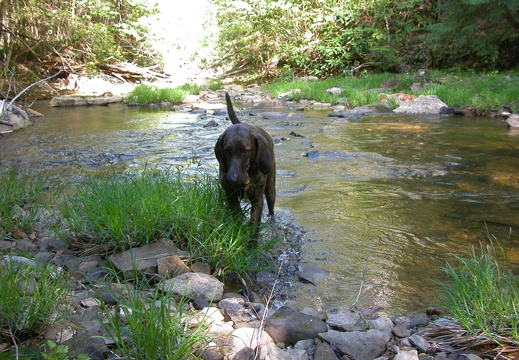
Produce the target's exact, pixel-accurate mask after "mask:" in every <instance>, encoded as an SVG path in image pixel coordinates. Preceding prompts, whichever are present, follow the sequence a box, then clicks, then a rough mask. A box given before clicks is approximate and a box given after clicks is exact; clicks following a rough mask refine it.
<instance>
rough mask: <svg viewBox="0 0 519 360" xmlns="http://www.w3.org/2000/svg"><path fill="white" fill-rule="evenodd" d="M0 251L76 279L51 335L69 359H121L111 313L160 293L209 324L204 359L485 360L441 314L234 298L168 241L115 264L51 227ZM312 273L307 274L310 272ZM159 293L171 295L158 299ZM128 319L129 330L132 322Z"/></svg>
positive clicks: (291, 261)
mask: <svg viewBox="0 0 519 360" xmlns="http://www.w3.org/2000/svg"><path fill="white" fill-rule="evenodd" d="M271 226H272V225H271ZM274 227H276V226H274ZM277 227H278V228H277V229H270V230H267V232H268V231H284V230H283V229H282V228H283V226H277ZM264 235H267V236H268V233H267V234H264ZM0 246H1V247H2V248H3V249H11V250H15V249H16V250H19V251H22V250H23V251H24V253H25V254H31V253H32V254H34V256H33V257H29V256H27V255H25V256H10V255H5V256H4V257H3V262H7V261H11V262H16V264H17V267H18V268H21V267H23V266H45V265H47V264H54V265H56V266H58V269H62V271H67V272H68V274H69V278H70V281H69V286H70V296H69V297H68V299H69V300H68V301H67V303H66V304H63V306H62V310H63V311H67V312H68V313H69V314H70V318H69V319H67V320H66V321H63V322H58V323H55V324H54V325H53V326H52V327H51V328H50V329H48V330H47V331H46V333H45V334H43V337H44V339H45V340H52V341H54V342H56V343H58V344H63V345H67V346H69V348H70V352H69V355H73V356H77V355H78V354H81V353H85V354H88V355H89V356H90V357H91V358H92V359H106V358H109V357H110V356H113V355H114V353H115V354H116V353H117V351H116V350H115V345H116V343H115V342H116V341H117V339H114V338H112V337H111V336H110V334H109V333H108V332H107V331H106V329H105V328H104V327H103V326H102V322H104V321H106V319H105V315H104V314H105V313H104V312H103V311H102V307H107V308H109V309H111V311H118V308H119V306H121V305H123V306H127V304H128V303H130V302H129V300H128V297H129V296H141V297H139V298H142V299H144V300H143V301H147V302H148V306H154V305H153V304H154V303H156V301H160V296H164V294H165V293H168V294H172V295H173V297H174V298H175V299H176V300H177V301H178V300H179V298H180V297H181V296H185V297H187V298H188V300H189V302H188V304H187V306H186V308H185V309H184V317H183V318H184V319H185V321H186V323H187V324H189V325H188V327H189V328H193V327H197V326H198V325H200V324H201V323H202V324H203V326H205V328H206V330H205V335H207V336H208V339H210V342H209V343H208V344H207V345H206V346H205V348H204V349H203V351H202V353H200V356H201V357H202V358H203V359H222V360H224V359H228V360H241V359H253V358H257V359H265V360H267V359H268V360H296V359H297V360H303V359H304V360H306V359H315V360H334V359H359V360H371V359H397V360H402V359H408V360H419V359H430V360H454V359H465V358H467V357H469V356H470V358H471V359H472V360H477V359H479V357H478V356H477V355H475V354H474V351H473V350H471V349H470V348H468V349H467V348H465V349H457V348H456V346H455V344H453V343H452V342H450V343H449V342H446V341H445V334H446V333H448V332H449V331H460V329H461V328H460V327H459V325H458V324H457V322H456V321H455V320H452V319H450V318H448V317H445V316H444V315H443V312H442V311H441V310H434V309H430V310H428V311H427V312H423V313H414V314H409V315H407V316H400V317H396V318H392V319H390V318H388V317H385V316H384V315H383V314H380V311H381V310H382V309H379V308H376V307H372V308H365V309H357V308H356V307H355V306H352V307H350V308H342V309H333V310H329V311H327V312H324V311H322V310H320V309H316V308H314V307H311V306H308V307H305V308H304V309H296V308H292V307H291V306H290V305H289V304H288V305H287V304H283V303H281V302H276V301H272V300H274V299H273V298H271V297H269V296H268V295H261V294H258V293H252V295H251V294H250V293H249V295H248V296H245V295H244V294H245V293H242V294H240V293H238V292H236V291H229V289H226V285H224V283H223V282H222V281H221V280H222V279H221V278H219V277H217V276H215V274H214V269H211V268H210V267H209V266H207V265H206V264H204V263H199V262H197V261H195V260H194V259H190V257H189V254H187V253H185V252H183V251H181V250H180V249H178V248H176V247H175V246H174V245H173V244H172V242H170V241H166V240H162V241H158V242H155V243H152V244H149V245H145V246H142V247H138V248H134V249H132V250H128V251H126V252H121V253H116V254H113V255H111V256H110V257H109V258H104V257H102V256H100V255H90V256H78V255H77V254H75V253H74V252H73V251H72V249H70V248H69V246H68V244H66V243H64V242H63V241H61V240H59V239H58V238H57V237H56V236H55V235H54V234H52V233H51V232H49V231H48V230H43V231H42V232H41V233H34V234H23V233H18V234H17V239H16V240H12V241H5V240H4V241H2V242H1V243H0ZM284 255H285V256H284V257H280V261H282V262H286V264H285V267H286V268H290V267H292V268H293V267H294V265H295V263H296V261H297V259H296V258H294V257H292V258H290V257H287V254H286V253H285V254H284ZM111 266H113V267H114V268H115V269H116V270H118V272H119V273H120V274H122V276H123V278H122V279H119V280H117V279H114V278H113V277H111V276H109V275H108V274H109V273H110V272H109V270H108V268H109V267H111ZM128 269H133V270H132V271H128ZM310 270H311V269H308V268H307V269H306V273H308V272H310ZM317 273H318V276H317V277H314V278H313V279H314V281H315V282H317V283H318V282H319V281H320V279H322V276H326V274H322V273H320V272H319V271H317ZM276 276H278V278H277V279H275V281H270V282H269V286H270V289H265V290H271V289H272V287H275V286H277V285H276V284H277V282H278V280H279V275H276ZM136 278H147V279H150V281H149V287H148V288H142V286H140V287H138V288H137V287H136V286H134V283H133V281H132V280H135V279H136ZM157 288H158V290H160V291H157ZM168 290H169V291H170V292H166V291H168ZM162 291H165V292H162ZM157 294H162V295H158V296H159V298H157ZM273 303H274V304H275V305H274V306H272V304H273ZM120 321H121V323H122V324H123V329H124V328H125V327H126V326H127V323H126V320H125V318H124V316H121V318H120ZM438 334H441V335H442V336H443V337H442V336H439V335H438ZM124 340H128V338H126V337H125V338H124Z"/></svg>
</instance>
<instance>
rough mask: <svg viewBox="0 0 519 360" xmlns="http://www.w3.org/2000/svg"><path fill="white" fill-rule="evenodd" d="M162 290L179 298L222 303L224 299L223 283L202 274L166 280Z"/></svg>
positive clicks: (189, 274)
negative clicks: (184, 297)
mask: <svg viewBox="0 0 519 360" xmlns="http://www.w3.org/2000/svg"><path fill="white" fill-rule="evenodd" d="M162 289H163V290H165V291H171V292H172V293H173V294H175V295H177V296H186V297H188V298H190V299H197V298H202V299H204V300H207V301H220V300H222V297H223V283H222V282H220V281H219V280H218V279H216V278H214V277H212V276H210V275H206V274H202V273H185V274H181V275H179V276H177V277H174V278H173V279H169V280H166V281H165V282H164V283H163V284H162Z"/></svg>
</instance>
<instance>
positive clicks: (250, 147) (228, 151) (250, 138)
mask: <svg viewBox="0 0 519 360" xmlns="http://www.w3.org/2000/svg"><path fill="white" fill-rule="evenodd" d="M214 152H215V154H216V158H217V159H218V162H219V164H220V171H221V172H223V173H226V174H227V175H226V178H227V180H228V181H229V182H231V183H234V184H237V185H242V184H247V183H248V182H249V181H250V178H251V177H253V176H254V175H255V174H257V173H258V172H261V173H263V174H265V175H266V174H268V173H269V172H270V171H271V170H272V156H271V152H270V149H269V143H268V141H267V139H266V138H265V136H264V135H263V134H262V133H261V132H260V131H259V130H258V129H257V128H255V127H253V126H250V125H247V124H236V125H232V126H231V127H229V128H228V129H227V130H225V132H224V133H223V134H222V135H220V137H219V138H218V141H217V142H216V145H215V148H214Z"/></svg>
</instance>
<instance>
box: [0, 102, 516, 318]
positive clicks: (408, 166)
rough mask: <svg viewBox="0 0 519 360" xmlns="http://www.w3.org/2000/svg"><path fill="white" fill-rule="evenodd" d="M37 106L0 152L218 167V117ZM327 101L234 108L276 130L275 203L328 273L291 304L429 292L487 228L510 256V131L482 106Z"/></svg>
mask: <svg viewBox="0 0 519 360" xmlns="http://www.w3.org/2000/svg"><path fill="white" fill-rule="evenodd" d="M36 110H38V111H41V112H43V113H45V114H46V119H45V120H40V121H38V123H37V124H35V125H34V126H32V127H31V128H28V129H26V130H22V131H19V132H16V133H14V134H8V135H6V136H4V137H2V138H0V154H1V157H2V159H3V160H2V161H3V162H4V163H16V164H19V165H23V166H26V167H29V168H32V169H35V170H41V169H43V170H46V171H51V172H53V173H57V174H59V175H60V176H70V175H75V174H78V173H79V171H85V170H87V171H98V170H99V169H104V168H106V167H109V166H113V165H118V166H121V167H124V168H127V167H137V168H138V167H144V166H146V164H151V165H157V166H172V165H177V164H188V163H192V162H195V163H196V164H197V165H196V167H197V168H198V169H202V170H204V171H208V172H210V173H212V174H216V167H217V162H216V159H215V157H214V154H213V146H214V143H215V142H216V139H217V138H218V136H219V134H221V132H223V130H224V128H225V127H226V126H228V125H229V124H228V121H226V120H225V118H223V117H219V118H215V119H216V121H217V122H218V123H219V124H220V125H219V126H217V127H204V125H205V124H207V122H208V118H198V117H197V116H196V115H192V114H185V113H172V112H156V111H148V110H146V109H137V108H127V107H125V106H123V105H113V106H110V107H84V108H48V107H47V106H46V104H40V105H39V106H38V107H37V108H36ZM327 114H328V113H327V112H307V113H305V117H304V118H302V119H299V120H263V119H260V118H247V117H245V118H244V122H253V123H256V124H258V125H261V126H263V127H265V128H266V129H267V130H268V131H269V132H270V133H271V134H272V136H273V138H275V139H276V140H277V141H276V158H277V167H278V180H277V188H278V201H277V206H279V207H280V208H285V209H288V210H290V212H292V213H293V216H294V218H295V222H296V223H297V224H298V225H301V226H304V227H305V228H306V229H309V230H310V235H309V236H308V238H307V242H306V243H305V245H304V255H303V257H304V259H305V261H306V262H308V263H310V264H313V265H317V266H319V267H321V268H323V269H325V270H327V271H329V272H330V274H331V276H330V277H329V278H327V279H325V280H323V281H322V282H321V283H319V284H316V286H313V285H307V284H305V285H301V286H299V287H298V288H297V289H296V290H295V303H296V305H299V306H306V305H308V304H313V305H314V306H318V307H319V306H322V307H323V308H325V309H330V308H333V307H349V306H350V305H351V304H353V303H354V302H355V300H356V298H357V297H358V298H359V302H358V304H357V305H358V306H359V307H361V306H366V305H378V306H382V307H384V308H386V309H387V312H388V313H389V314H392V315H397V314H401V313H403V312H408V311H413V310H418V309H422V308H424V307H426V306H429V305H438V288H437V286H436V282H437V281H442V280H443V279H442V274H441V272H440V271H439V270H438V269H439V268H440V267H441V266H443V265H445V262H446V261H451V260H453V259H454V257H455V256H456V255H462V256H463V255H466V254H467V253H468V250H469V249H470V247H471V246H479V242H480V241H488V239H489V238H493V239H495V240H496V241H499V244H501V245H502V246H503V248H504V249H505V251H506V254H507V261H508V262H509V264H510V265H511V266H514V267H517V266H518V265H519V235H518V234H519V216H518V213H519V195H518V194H519V192H518V190H519V171H518V169H519V137H517V136H511V133H510V132H509V131H508V130H507V129H506V128H505V127H504V126H503V125H502V124H500V123H499V122H498V121H497V120H491V119H482V118H454V117H427V116H419V117H416V116H405V115H384V116H374V117H366V118H364V119H361V120H358V121H346V120H341V119H334V118H330V117H327ZM290 134H292V135H290ZM294 134H296V135H294ZM297 135H299V136H297ZM308 152H311V156H308V157H305V156H302V155H303V154H306V153H308ZM361 285H362V287H361ZM360 289H361V290H360Z"/></svg>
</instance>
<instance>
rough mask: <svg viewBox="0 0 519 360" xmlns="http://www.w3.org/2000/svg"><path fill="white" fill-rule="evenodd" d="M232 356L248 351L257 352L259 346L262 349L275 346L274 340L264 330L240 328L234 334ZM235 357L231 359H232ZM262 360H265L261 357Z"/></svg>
mask: <svg viewBox="0 0 519 360" xmlns="http://www.w3.org/2000/svg"><path fill="white" fill-rule="evenodd" d="M231 336H232V344H231V347H232V348H231V351H230V353H231V354H238V353H239V352H240V351H244V350H247V348H248V349H251V350H253V351H254V350H255V349H256V348H257V347H258V346H261V347H262V348H263V347H265V348H267V347H271V346H275V344H274V340H273V339H272V338H271V337H270V335H269V334H268V333H267V332H266V331H263V330H260V329H253V328H245V327H244V328H239V329H236V330H234V331H233V332H232V335H231ZM232 358H233V357H231V359H232ZM261 359H264V358H263V357H261Z"/></svg>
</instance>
